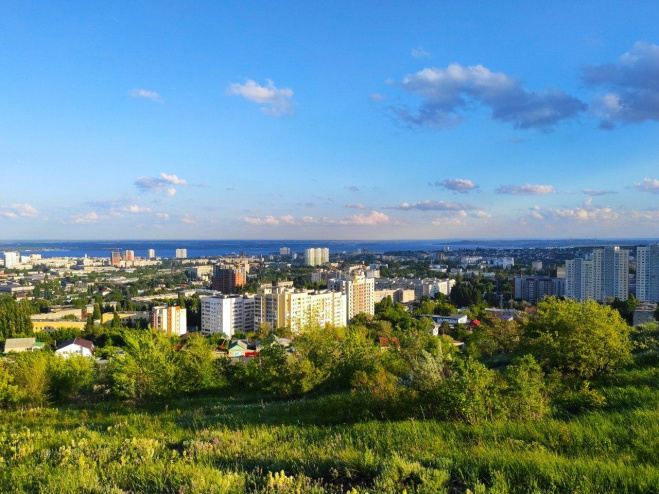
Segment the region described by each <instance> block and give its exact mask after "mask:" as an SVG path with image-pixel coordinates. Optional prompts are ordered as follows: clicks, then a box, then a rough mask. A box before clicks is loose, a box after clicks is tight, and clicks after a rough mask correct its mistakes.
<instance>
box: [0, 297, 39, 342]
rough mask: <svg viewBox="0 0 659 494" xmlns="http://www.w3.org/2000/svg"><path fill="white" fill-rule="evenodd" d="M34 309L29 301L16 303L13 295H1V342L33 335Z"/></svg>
mask: <svg viewBox="0 0 659 494" xmlns="http://www.w3.org/2000/svg"><path fill="white" fill-rule="evenodd" d="M31 314H32V307H31V305H30V302H29V301H28V300H21V301H20V302H16V300H14V297H12V296H11V295H0V341H4V340H6V339H7V338H19V337H23V336H31V335H32V319H30V315H31Z"/></svg>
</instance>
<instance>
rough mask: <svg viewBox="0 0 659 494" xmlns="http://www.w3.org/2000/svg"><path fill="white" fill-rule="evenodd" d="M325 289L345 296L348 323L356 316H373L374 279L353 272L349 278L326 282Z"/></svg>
mask: <svg viewBox="0 0 659 494" xmlns="http://www.w3.org/2000/svg"><path fill="white" fill-rule="evenodd" d="M327 288H328V289H329V290H332V291H337V292H341V293H342V294H344V295H345V296H346V304H347V310H346V313H347V316H348V322H350V321H352V318H353V317H355V316H356V315H357V314H360V313H364V314H370V315H373V314H375V296H374V291H375V279H373V278H367V277H366V275H364V273H362V272H353V273H352V276H351V277H350V278H339V279H332V280H328V281H327Z"/></svg>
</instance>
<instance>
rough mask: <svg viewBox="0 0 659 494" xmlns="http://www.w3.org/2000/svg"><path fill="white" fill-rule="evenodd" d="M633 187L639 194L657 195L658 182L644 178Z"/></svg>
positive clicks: (654, 179) (658, 190) (658, 192)
mask: <svg viewBox="0 0 659 494" xmlns="http://www.w3.org/2000/svg"><path fill="white" fill-rule="evenodd" d="M634 187H636V188H637V189H638V190H640V191H641V192H650V193H651V194H659V180H657V179H656V178H644V179H643V181H642V182H634Z"/></svg>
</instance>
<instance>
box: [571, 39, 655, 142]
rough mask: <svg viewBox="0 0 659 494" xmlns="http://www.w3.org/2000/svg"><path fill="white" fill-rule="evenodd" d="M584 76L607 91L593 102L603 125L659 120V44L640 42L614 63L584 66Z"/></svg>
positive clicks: (601, 125) (594, 109)
mask: <svg viewBox="0 0 659 494" xmlns="http://www.w3.org/2000/svg"><path fill="white" fill-rule="evenodd" d="M581 77H582V80H583V81H584V82H585V83H586V84H587V85H589V86H591V87H595V88H602V89H603V90H604V91H607V92H606V93H604V94H600V95H599V96H597V97H596V98H595V99H594V100H593V101H592V103H591V105H590V112H591V113H592V114H593V115H595V116H596V117H599V119H600V127H601V128H603V129H612V128H613V127H615V125H616V123H637V122H644V121H646V120H659V46H657V45H653V44H650V43H644V42H641V41H639V42H637V43H635V44H634V45H633V46H632V47H631V49H630V50H629V51H628V52H627V53H624V54H622V55H621V56H620V57H618V59H617V60H616V61H615V62H614V63H607V64H603V65H588V66H586V67H584V68H583V70H582V75H581Z"/></svg>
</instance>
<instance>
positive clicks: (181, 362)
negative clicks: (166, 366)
mask: <svg viewBox="0 0 659 494" xmlns="http://www.w3.org/2000/svg"><path fill="white" fill-rule="evenodd" d="M212 349H213V347H212V346H211V345H210V344H209V342H208V341H207V340H206V339H204V338H203V337H202V336H200V335H198V334H192V335H190V337H189V338H188V340H187V341H186V343H185V345H183V347H182V348H181V350H180V351H179V352H177V353H176V358H175V365H176V368H177V371H176V376H177V377H176V389H177V390H178V391H179V392H181V393H197V392H199V391H203V390H209V389H214V388H217V387H218V386H220V385H221V384H222V383H223V381H222V380H221V379H220V377H221V376H220V373H219V370H218V367H217V365H216V362H215V361H214V359H213V355H212Z"/></svg>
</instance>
